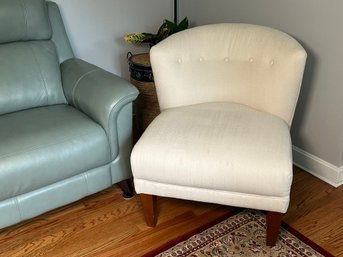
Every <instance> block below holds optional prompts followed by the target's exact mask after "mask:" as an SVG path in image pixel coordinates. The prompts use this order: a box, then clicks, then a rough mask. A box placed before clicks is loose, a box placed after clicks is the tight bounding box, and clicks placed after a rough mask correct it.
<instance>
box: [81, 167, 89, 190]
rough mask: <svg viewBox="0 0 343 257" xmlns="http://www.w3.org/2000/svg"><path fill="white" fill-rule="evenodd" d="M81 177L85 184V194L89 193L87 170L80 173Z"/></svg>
mask: <svg viewBox="0 0 343 257" xmlns="http://www.w3.org/2000/svg"><path fill="white" fill-rule="evenodd" d="M82 177H83V179H84V181H85V184H86V190H87V195H89V184H88V172H86V174H85V173H82Z"/></svg>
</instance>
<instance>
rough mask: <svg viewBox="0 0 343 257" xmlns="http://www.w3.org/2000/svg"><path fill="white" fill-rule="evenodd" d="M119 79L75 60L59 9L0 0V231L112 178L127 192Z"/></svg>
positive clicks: (125, 98) (129, 91) (126, 138)
mask: <svg viewBox="0 0 343 257" xmlns="http://www.w3.org/2000/svg"><path fill="white" fill-rule="evenodd" d="M137 94H138V91H137V90H136V88H135V87H134V86H132V85H131V84H130V83H128V82H126V81H125V80H123V79H121V78H119V77H117V76H115V75H113V74H111V73H109V72H106V71H104V70H102V69H100V68H98V67H96V66H94V65H91V64H89V63H87V62H84V61H82V60H79V59H76V58H75V57H74V55H73V52H72V49H71V47H70V44H69V41H68V38H67V35H66V32H65V29H64V26H63V22H62V19H61V15H60V12H59V9H58V6H57V5H56V4H55V3H53V2H46V1H45V0H1V1H0V228H3V227H6V226H9V225H12V224H15V223H18V222H20V221H22V220H26V219H29V218H31V217H34V216H37V215H39V214H41V213H43V212H46V211H48V210H51V209H54V208H56V207H59V206H63V205H65V204H68V203H71V202H73V201H76V200H78V199H80V198H82V197H85V196H87V195H90V194H93V193H95V192H98V191H100V190H102V189H104V188H107V187H109V186H111V185H112V184H114V183H118V182H119V184H120V186H121V187H122V188H123V189H124V192H126V193H130V192H129V187H128V185H127V184H126V183H125V182H127V179H129V178H130V177H131V171H130V164H129V155H130V152H131V147H132V144H131V132H132V114H131V111H132V101H133V100H134V99H135V98H136V97H137Z"/></svg>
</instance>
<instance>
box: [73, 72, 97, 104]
mask: <svg viewBox="0 0 343 257" xmlns="http://www.w3.org/2000/svg"><path fill="white" fill-rule="evenodd" d="M98 70H100V69H99V68H97V69H94V70H90V71H88V72H86V73H85V74H83V75H82V76H81V77H80V78H79V79H78V80H77V81H76V82H75V84H74V87H73V89H72V91H71V97H72V102H73V104H74V106H77V105H76V101H75V97H76V96H75V91H76V88H77V87H78V85H79V83H80V81H81V80H82V79H83V78H84V77H86V76H87V75H89V74H91V73H93V72H95V71H98ZM77 107H78V106H77Z"/></svg>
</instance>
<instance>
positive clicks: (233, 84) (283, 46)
mask: <svg viewBox="0 0 343 257" xmlns="http://www.w3.org/2000/svg"><path fill="white" fill-rule="evenodd" d="M150 59H151V63H152V68H153V72H154V79H155V84H156V89H157V94H158V99H159V104H160V107H161V110H162V111H163V110H164V109H167V108H172V107H177V106H184V105H191V104H197V103H203V102H221V101H222V102H226V101H228V102H235V103H241V104H244V105H248V106H250V107H253V108H255V109H257V110H260V111H264V112H268V113H271V114H274V115H276V116H279V117H280V118H282V119H283V120H285V122H287V123H288V124H289V125H290V124H291V122H292V118H293V114H294V109H295V104H296V102H297V99H298V95H299V90H300V85H301V82H302V76H303V71H304V66H305V60H306V52H305V51H304V49H303V47H302V46H301V45H300V44H299V43H298V42H297V41H296V40H295V39H293V38H292V37H291V36H289V35H287V34H286V33H283V32H281V31H278V30H275V29H272V28H268V27H263V26H258V25H250V24H234V23H231V24H230V23H227V24H212V25H206V26H200V27H195V28H192V29H189V30H185V31H182V32H179V33H176V34H174V35H172V36H170V37H168V38H167V39H165V40H163V41H162V42H160V43H159V44H157V45H156V46H154V47H153V48H152V49H151V51H150Z"/></svg>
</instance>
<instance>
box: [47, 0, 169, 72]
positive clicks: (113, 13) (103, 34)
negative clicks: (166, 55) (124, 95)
mask: <svg viewBox="0 0 343 257" xmlns="http://www.w3.org/2000/svg"><path fill="white" fill-rule="evenodd" d="M52 1H55V2H56V3H57V4H58V5H59V7H60V10H61V14H62V17H63V20H64V23H65V27H66V30H67V33H68V36H69V39H70V41H71V44H72V47H73V50H74V52H75V55H76V56H77V57H80V58H82V59H84V60H86V61H89V62H92V63H94V64H96V65H98V66H100V67H102V68H104V69H106V70H108V71H111V72H113V73H115V74H117V75H120V76H123V77H125V78H128V77H129V76H128V66H127V61H126V53H127V52H128V51H131V52H133V53H140V52H147V51H148V48H147V47H142V46H139V47H137V46H136V47H135V46H133V45H131V44H129V43H127V42H125V41H124V40H123V39H122V38H123V36H124V35H125V34H128V33H132V32H152V33H155V32H156V31H157V29H158V28H159V26H160V25H161V24H162V22H163V20H164V19H171V17H172V16H173V8H172V5H173V2H172V0H163V1H161V0H144V1H140V0H52Z"/></svg>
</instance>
